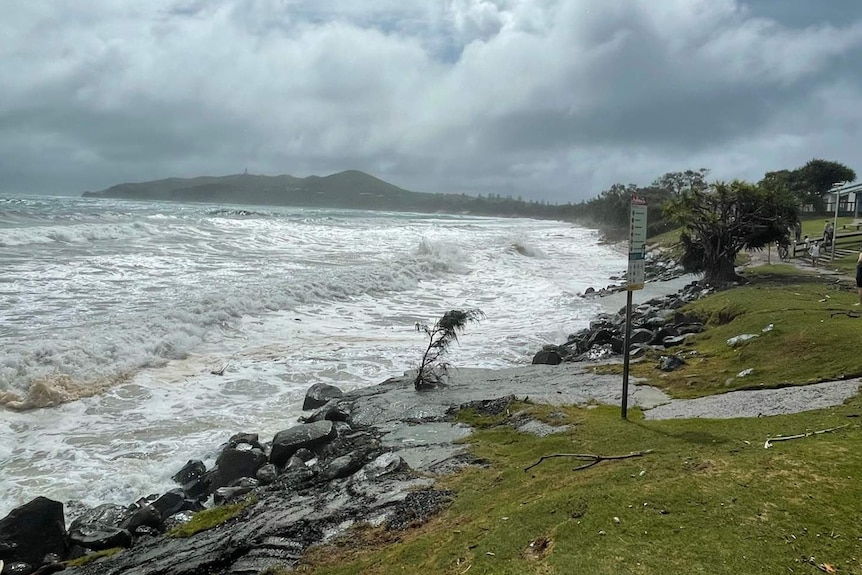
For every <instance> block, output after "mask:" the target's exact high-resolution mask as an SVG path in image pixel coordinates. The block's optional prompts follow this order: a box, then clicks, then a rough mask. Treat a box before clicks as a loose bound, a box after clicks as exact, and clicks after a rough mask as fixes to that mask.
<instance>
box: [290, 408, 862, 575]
mask: <svg viewBox="0 0 862 575" xmlns="http://www.w3.org/2000/svg"><path fill="white" fill-rule="evenodd" d="M524 408H525V409H527V410H528V411H529V412H530V413H532V414H534V415H535V416H537V417H539V418H542V419H545V420H547V421H548V422H553V423H555V424H560V423H566V424H569V425H571V427H570V429H569V430H568V431H565V432H563V433H561V434H557V435H552V436H549V437H545V438H538V437H534V436H530V435H525V434H521V433H518V432H517V431H515V430H514V429H512V428H511V427H508V426H505V425H501V426H495V427H490V428H486V429H480V430H478V431H476V432H475V433H474V434H473V435H472V436H471V437H470V438H469V440H468V441H469V442H470V443H471V445H472V449H473V451H474V453H475V454H476V455H478V456H479V457H482V458H485V459H486V460H488V461H489V463H490V464H489V466H488V467H487V468H474V469H469V470H465V471H463V472H461V473H459V474H457V475H455V476H452V477H449V478H446V479H444V480H443V481H442V482H441V485H440V486H441V487H444V488H449V489H452V490H454V491H455V493H456V497H455V500H454V502H453V503H452V505H451V507H449V508H448V509H447V510H446V511H444V512H443V513H442V514H441V515H439V516H437V517H436V518H434V519H432V520H431V521H430V522H428V523H427V524H425V525H423V526H421V527H419V528H416V529H413V530H410V531H407V532H402V533H386V532H385V531H384V530H383V529H382V528H373V529H372V528H367V529H364V530H360V531H359V532H355V533H352V534H351V535H350V536H348V537H345V538H342V539H341V540H340V541H338V542H335V543H334V544H331V545H327V546H325V547H321V548H318V549H316V550H313V551H312V552H311V553H310V554H309V555H308V558H307V562H306V564H305V565H304V566H303V567H302V568H301V569H300V570H299V572H301V573H315V574H319V575H323V574H329V575H336V574H337V575H349V574H380V575H385V574H394V573H411V574H412V573H428V574H436V573H447V574H448V573H451V574H456V573H458V574H463V573H467V572H470V573H476V574H498V575H505V574H511V575H521V574H543V575H550V574H561V575H562V574H577V573H585V574H602V573H607V574H619V573H643V574H651V573H656V574H665V573H709V574H722V573H727V574H739V573H758V574H761V573H818V572H822V571H819V570H818V567H817V566H816V565H824V566H825V565H829V566H830V567H833V566H834V567H835V568H837V569H838V570H839V571H838V572H839V573H862V567H860V563H859V561H860V560H862V481H860V479H862V450H860V449H859V445H860V442H862V431H860V427H859V419H858V415H859V414H860V413H862V404H860V401H859V399H858V398H857V399H853V400H851V401H849V402H848V403H847V404H846V405H844V406H840V407H837V408H833V409H826V410H819V411H814V412H809V413H804V414H797V415H791V416H779V417H767V418H756V419H736V420H723V421H719V420H681V421H680V420H674V421H645V420H642V419H640V418H639V412H638V411H637V410H635V411H633V412H632V416H633V417H631V418H630V421H623V420H621V419H620V417H619V411H618V409H617V408H611V407H596V408H592V409H586V408H564V409H560V408H549V407H547V406H524ZM552 411H553V412H554V413H555V416H554V417H550V416H549V415H550V413H551V412H552ZM847 423H850V426H849V427H845V428H842V429H840V430H837V431H835V432H833V433H826V434H821V435H815V436H811V437H807V438H803V439H798V440H793V441H787V442H780V443H775V444H774V447H772V448H770V449H764V442H765V440H766V438H767V437H771V436H776V435H790V434H796V433H801V432H804V431H806V430H819V429H826V428H832V427H837V426H841V425H845V424H847ZM646 449H653V450H655V451H654V452H653V453H651V454H649V455H646V456H644V457H641V458H636V459H625V460H619V461H606V462H601V463H599V464H598V465H595V466H593V467H590V468H588V469H583V470H580V471H573V467H575V466H576V465H578V464H579V463H580V462H577V461H574V460H572V459H567V458H555V459H549V460H546V461H545V462H543V463H542V464H540V465H538V466H536V467H534V468H533V469H531V470H530V471H529V472H525V471H524V468H525V467H527V466H529V465H531V464H532V463H534V462H536V461H537V459H538V458H539V457H541V456H542V455H548V454H553V453H593V454H602V455H611V454H625V453H629V452H632V451H637V450H646ZM812 557H813V558H814V565H812V564H810V563H809V562H808V561H809V560H810V558H812ZM803 558H805V562H803V561H802V559H803ZM824 568H826V567H824Z"/></svg>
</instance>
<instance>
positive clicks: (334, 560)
mask: <svg viewBox="0 0 862 575" xmlns="http://www.w3.org/2000/svg"><path fill="white" fill-rule="evenodd" d="M815 221H819V219H818V220H815ZM806 233H809V235H813V234H811V233H810V232H806ZM854 263H855V260H854ZM746 275H747V276H748V278H749V279H750V280H751V283H750V284H749V285H746V286H743V287H739V288H735V289H733V290H729V291H724V292H719V293H717V294H714V295H712V296H710V297H708V298H705V299H703V300H701V301H698V302H694V303H692V304H690V305H689V306H686V308H684V309H683V310H682V311H685V312H687V313H691V314H693V315H696V316H698V317H700V318H702V319H703V321H704V322H705V323H706V324H707V327H708V329H707V330H706V331H705V332H704V333H702V334H699V335H697V336H695V337H694V338H692V339H691V340H689V342H688V343H687V344H686V345H685V346H681V347H680V348H674V349H673V350H670V351H673V352H675V353H683V354H684V355H686V358H687V362H688V363H687V365H686V366H684V367H683V368H682V369H680V370H678V371H677V372H672V373H669V374H664V373H662V372H660V371H658V370H657V369H655V364H656V360H657V355H656V356H653V357H650V358H647V359H646V360H645V361H642V362H640V363H637V364H634V365H633V366H632V368H633V373H634V374H635V375H637V376H640V377H643V378H645V379H646V380H647V381H648V382H649V383H651V384H654V385H658V386H660V387H663V388H664V389H665V390H667V391H668V392H670V393H671V394H672V395H675V396H679V397H692V396H699V395H707V394H712V393H718V392H723V391H729V390H732V389H740V388H745V387H777V386H783V385H794V384H803V383H808V382H813V381H822V380H825V379H834V378H841V377H848V376H851V375H857V376H858V375H862V362H860V361H859V359H858V357H859V356H858V349H857V348H858V342H859V341H862V318H854V317H849V316H848V315H847V314H846V313H845V314H843V315H841V314H838V315H834V316H833V313H835V312H847V311H856V310H858V308H854V307H852V306H851V304H852V303H854V302H855V301H856V299H857V298H856V294H855V290H852V289H851V288H849V287H848V286H847V285H846V284H839V283H835V282H834V281H833V280H829V279H824V278H822V277H819V276H816V275H813V274H808V273H805V272H800V271H799V270H797V269H796V268H794V267H792V266H788V265H774V266H763V267H761V268H757V269H755V270H751V271H749V272H746ZM860 311H862V310H860ZM767 326H771V327H770V329H768V330H767V331H764V328H767ZM743 333H753V334H757V335H758V337H757V338H756V339H753V340H751V341H750V342H748V343H747V344H745V345H743V346H740V347H737V348H731V347H730V346H728V345H727V339H728V338H730V337H733V336H736V335H740V334H743ZM747 368H753V369H754V372H753V373H752V375H750V376H748V377H738V376H737V374H738V373H739V372H741V371H742V370H744V369H747ZM607 369H618V367H609V368H607ZM520 408H521V409H524V410H525V411H527V412H528V413H529V414H530V415H531V416H533V417H535V418H537V419H540V420H543V421H546V422H548V423H552V424H554V425H560V424H568V425H569V427H568V429H567V430H565V431H563V432H561V433H559V434H555V435H551V436H548V437H543V438H539V437H534V436H531V435H527V434H521V433H518V432H517V431H516V430H514V429H513V428H511V427H509V426H508V425H506V419H505V417H503V416H495V417H484V416H482V415H481V414H479V413H477V412H475V411H472V410H470V411H465V412H463V413H462V414H461V416H460V417H461V418H462V420H463V421H464V422H466V423H469V424H470V425H471V426H473V427H474V429H475V432H474V433H473V434H472V435H471V436H470V437H469V438H467V440H466V442H467V443H469V444H470V446H471V447H470V448H471V451H472V452H473V453H474V454H475V455H476V456H477V457H478V458H481V459H482V460H484V461H486V462H488V464H489V465H488V466H487V467H482V468H468V469H465V470H462V471H461V472H459V473H457V474H455V475H452V476H449V477H446V478H443V479H441V480H439V481H438V487H439V488H443V489H451V490H452V491H453V492H454V493H455V497H454V500H453V502H452V504H451V505H450V506H449V508H448V509H446V510H445V511H443V512H442V513H441V514H439V515H438V516H436V517H435V518H433V519H432V520H430V521H429V522H427V523H426V524H424V525H422V526H420V527H417V528H414V529H411V530H408V531H406V532H398V533H390V532H387V531H385V529H383V528H382V527H370V526H364V527H361V528H357V529H353V530H351V532H350V533H349V534H347V535H346V536H344V537H341V538H338V539H336V540H334V541H332V542H330V543H329V544H327V545H323V546H319V547H316V548H314V549H312V550H310V551H309V552H308V553H307V554H306V556H305V558H304V562H303V564H302V565H300V566H299V568H298V570H297V571H298V572H300V573H304V574H307V575H354V574H357V575H358V574H363V575H390V574H407V573H409V574H412V573H428V574H438V573H439V574H459V575H464V574H466V573H470V574H471V575H473V574H495V575H497V574H499V575H516V574H517V575H521V574H526V575H532V574H535V575H556V574H560V575H562V574H578V573H585V574H618V573H633V574H644V575H648V574H665V573H709V574H719V575H720V574H749V573H751V574H758V575H759V574H762V573H805V574H813V573H822V572H837V573H847V574H857V575H862V565H860V561H862V504H860V501H862V481H860V478H862V450H860V449H859V445H860V440H862V426H860V421H862V419H860V415H862V398H860V397H858V396H857V397H854V398H852V399H850V400H848V401H847V402H845V404H844V405H841V406H837V407H833V408H828V409H820V410H816V411H809V412H804V413H799V414H793V415H783V416H774V417H762V418H750V419H731V420H705V419H691V420H669V421H647V420H644V419H643V416H642V413H641V412H640V411H639V410H638V409H633V410H630V412H629V421H623V420H621V419H620V417H619V411H618V408H617V407H608V406H595V405H593V406H590V407H588V408H577V407H562V408H561V407H550V406H543V405H521V406H520ZM842 426H845V427H842ZM830 428H840V429H837V430H835V431H834V432H830V433H823V434H817V435H812V436H809V437H804V438H800V439H795V440H792V441H785V442H775V443H774V444H773V447H771V448H770V449H765V448H764V443H765V441H766V439H767V438H769V437H776V436H786V435H794V434H799V433H805V432H811V431H817V430H824V429H830ZM648 449H651V450H654V451H653V452H652V453H650V454H649V455H646V456H644V457H640V458H632V459H624V460H618V461H605V462H601V463H599V464H597V465H595V466H593V467H590V468H588V469H583V470H579V471H573V468H574V467H575V466H577V465H580V464H581V463H582V462H580V461H575V460H573V459H569V458H565V457H561V458H553V459H548V460H546V461H544V462H542V463H541V464H540V465H538V466H536V467H534V468H532V469H530V470H529V471H528V472H525V471H524V468H526V467H528V466H530V465H531V464H533V463H535V462H536V461H537V460H538V459H539V458H540V457H541V456H543V455H549V454H554V453H594V454H601V455H619V454H626V453H631V452H633V451H642V450H648ZM273 573H277V570H276V571H274V572H273Z"/></svg>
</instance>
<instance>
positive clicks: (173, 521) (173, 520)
mask: <svg viewBox="0 0 862 575" xmlns="http://www.w3.org/2000/svg"><path fill="white" fill-rule="evenodd" d="M194 516H195V512H194V511H180V512H179V513H174V514H173V515H171V516H170V517H168V518H167V519H165V522H164V524H163V525H162V526H163V527H164V528H165V531H170V530H171V529H173V528H174V527H179V526H180V525H185V524H186V523H188V522H189V521H191V520H192V517H194Z"/></svg>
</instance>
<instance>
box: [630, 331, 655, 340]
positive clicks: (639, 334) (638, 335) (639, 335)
mask: <svg viewBox="0 0 862 575" xmlns="http://www.w3.org/2000/svg"><path fill="white" fill-rule="evenodd" d="M654 337H655V332H653V331H651V330H649V329H646V328H638V329H633V330H632V333H631V336H630V338H631V339H630V341H629V343H631V344H636V343H649V342H651V341H652V340H653V338H654Z"/></svg>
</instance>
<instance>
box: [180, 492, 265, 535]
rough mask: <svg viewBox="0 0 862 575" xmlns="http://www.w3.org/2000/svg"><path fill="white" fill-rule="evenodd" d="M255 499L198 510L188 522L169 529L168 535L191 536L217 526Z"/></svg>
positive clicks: (249, 498)
mask: <svg viewBox="0 0 862 575" xmlns="http://www.w3.org/2000/svg"><path fill="white" fill-rule="evenodd" d="M255 501H256V499H255V498H254V497H248V498H246V499H244V500H242V501H239V502H237V503H232V504H230V505H219V506H216V507H211V508H209V509H204V510H203V511H198V512H197V513H195V514H194V516H193V517H192V518H191V520H190V521H189V522H188V523H184V524H182V525H177V526H176V527H174V528H172V529H171V530H170V531H168V532H167V535H168V537H191V536H192V535H194V534H195V533H200V532H201V531H206V530H207V529H212V528H213V527H217V526H219V525H221V524H223V523H225V522H226V521H228V520H230V519H233V518H234V517H236V516H237V515H239V514H240V512H241V511H242V510H243V509H245V508H246V507H248V506H249V505H251V504H252V503H254V502H255Z"/></svg>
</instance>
